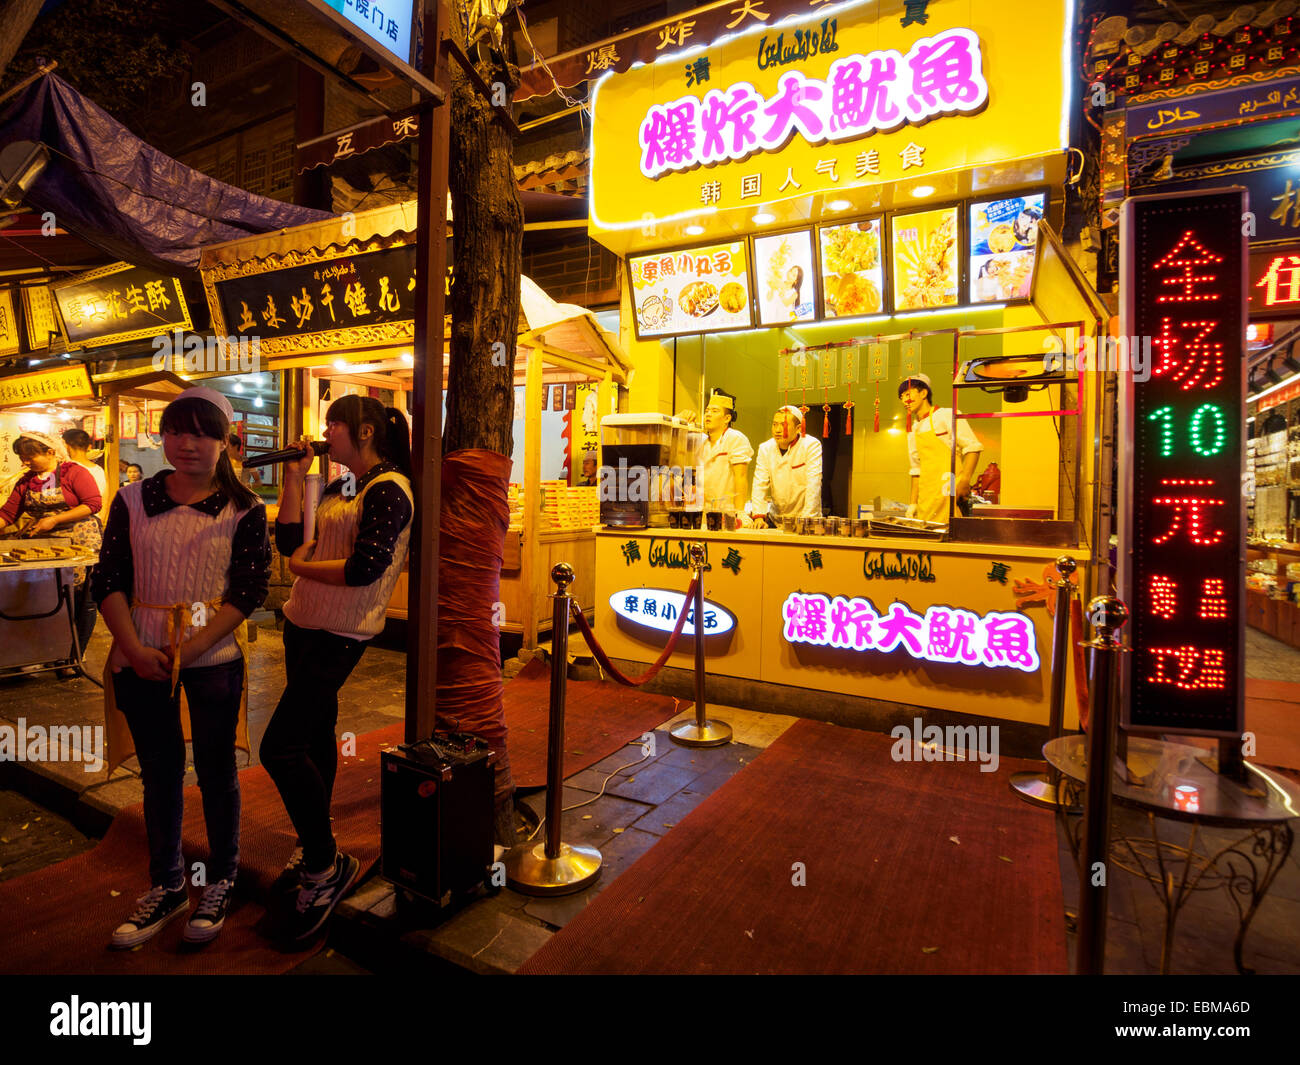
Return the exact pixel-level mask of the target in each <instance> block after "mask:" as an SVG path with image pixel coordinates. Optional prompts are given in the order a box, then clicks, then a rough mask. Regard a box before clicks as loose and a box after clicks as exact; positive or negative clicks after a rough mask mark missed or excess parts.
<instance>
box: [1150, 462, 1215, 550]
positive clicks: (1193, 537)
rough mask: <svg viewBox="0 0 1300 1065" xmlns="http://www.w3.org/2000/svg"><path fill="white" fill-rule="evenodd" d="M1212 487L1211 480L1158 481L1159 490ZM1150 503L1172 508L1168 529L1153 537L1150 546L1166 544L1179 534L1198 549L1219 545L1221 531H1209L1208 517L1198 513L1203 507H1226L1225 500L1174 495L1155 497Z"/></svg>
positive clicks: (1169, 479)
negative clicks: (1183, 533) (1184, 534)
mask: <svg viewBox="0 0 1300 1065" xmlns="http://www.w3.org/2000/svg"><path fill="white" fill-rule="evenodd" d="M1213 484H1214V482H1213V481H1211V480H1197V479H1190V480H1189V479H1184V478H1177V479H1171V478H1163V479H1162V480H1161V481H1160V485H1161V487H1162V488H1193V487H1204V486H1207V485H1213ZM1151 502H1152V503H1153V504H1154V505H1155V506H1158V507H1172V508H1173V515H1172V517H1171V518H1170V524H1169V528H1168V529H1167V530H1166V531H1165V532H1164V534H1163V535H1161V536H1153V537H1152V538H1151V542H1152V543H1153V544H1167V543H1169V541H1170V540H1172V539H1173V538H1174V537H1175V536H1176V535H1178V533H1179V532H1180V531H1183V530H1186V534H1187V539H1188V540H1190V541H1191V542H1192V543H1194V544H1198V545H1200V546H1202V547H1212V546H1213V545H1215V544H1217V543H1221V542H1222V540H1223V530H1222V529H1211V528H1210V527H1209V525H1210V521H1209V515H1208V514H1204V513H1202V510H1203V508H1205V507H1222V506H1224V505H1226V503H1227V501H1226V500H1223V499H1211V498H1209V497H1208V496H1193V495H1178V496H1156V497H1155V498H1153V499H1152V500H1151Z"/></svg>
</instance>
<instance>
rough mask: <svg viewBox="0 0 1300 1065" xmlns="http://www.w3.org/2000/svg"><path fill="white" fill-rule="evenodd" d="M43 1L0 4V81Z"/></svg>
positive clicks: (14, 0)
mask: <svg viewBox="0 0 1300 1065" xmlns="http://www.w3.org/2000/svg"><path fill="white" fill-rule="evenodd" d="M44 2H45V0H8V2H7V3H3V4H0V82H3V81H4V76H5V70H6V69H7V68H8V66H9V64H10V63H11V62H12V61H13V58H14V56H15V55H16V54H17V53H18V49H19V48H20V47H21V46H22V43H23V38H24V37H26V36H27V31H28V30H30V29H31V28H32V23H33V22H35V21H36V16H37V15H39V14H40V13H41V5H42V4H43V3H44Z"/></svg>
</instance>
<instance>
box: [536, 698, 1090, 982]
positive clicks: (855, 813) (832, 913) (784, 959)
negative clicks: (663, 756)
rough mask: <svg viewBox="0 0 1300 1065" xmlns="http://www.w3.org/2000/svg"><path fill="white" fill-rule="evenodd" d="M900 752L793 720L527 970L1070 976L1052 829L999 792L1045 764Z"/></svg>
mask: <svg viewBox="0 0 1300 1065" xmlns="http://www.w3.org/2000/svg"><path fill="white" fill-rule="evenodd" d="M892 742H893V741H891V740H890V738H889V737H887V736H883V735H880V734H876V733H870V732H859V731H857V730H854V729H847V728H837V727H835V726H833V725H826V724H821V723H818V722H813V721H806V720H804V721H799V722H797V723H796V724H795V725H793V726H792V727H791V728H790V729H789V731H787V732H786V733H785V734H784V735H783V736H782V737H781V738H780V739H779V740H777V741H776V742H775V743H774V744H773V745H772V746H771V747H770V748H768V749H767V750H766V751H765V752H764V753H763V754H762V756H761V757H759V758H757V759H756V760H755V761H754V762H753V763H752V764H751V765H749V766H747V767H746V768H745V769H743V770H741V771H740V772H739V773H738V774H736V776H734V777H732V779H731V780H730V781H728V782H727V784H725V785H724V786H723V787H722V788H721V789H719V790H718V791H717V792H715V793H714V794H713V795H712V796H711V797H710V798H709V799H707V800H705V802H704V803H702V804H701V805H700V806H699V807H697V808H696V809H695V810H694V811H693V812H692V813H691V814H690V815H689V816H687V817H686V818H685V819H684V820H683V821H682V822H681V823H680V824H679V825H677V827H676V828H674V829H673V830H672V831H671V832H670V833H669V834H668V835H667V836H666V837H664V839H663V840H661V841H660V842H659V843H658V844H656V845H655V846H654V847H653V848H652V849H651V850H650V851H649V852H647V853H646V854H645V855H644V856H643V857H642V858H641V859H640V860H639V861H637V862H636V864H635V865H633V866H632V867H631V868H630V869H628V870H626V871H625V872H623V873H622V874H621V875H620V876H619V878H618V879H617V880H616V881H614V883H612V884H611V885H610V886H609V887H608V888H606V889H605V891H603V892H602V893H601V894H600V895H598V896H597V897H596V898H595V899H594V900H593V901H592V903H591V905H589V906H588V907H587V908H586V909H585V910H583V911H582V912H581V913H580V914H579V915H578V916H577V917H575V918H574V919H573V920H572V921H570V922H569V924H568V925H566V926H565V928H564V929H563V930H562V931H561V932H559V933H558V934H556V936H555V937H554V938H553V939H551V941H550V942H549V943H548V944H547V945H546V946H545V947H543V948H542V949H541V950H540V951H538V952H537V953H536V954H534V955H533V957H532V958H530V959H529V960H528V962H527V963H526V964H525V965H524V966H523V968H522V969H521V970H520V971H521V972H524V973H536V974H540V973H1064V972H1066V971H1067V961H1066V948H1065V942H1066V939H1065V927H1064V917H1063V902H1062V897H1061V881H1060V872H1059V868H1058V864H1057V839H1056V828H1055V823H1054V821H1053V818H1052V815H1051V814H1049V813H1046V812H1044V811H1040V810H1036V809H1034V808H1032V807H1030V806H1028V805H1027V804H1025V803H1024V802H1022V801H1020V800H1019V799H1017V798H1015V797H1013V795H1012V793H1011V791H1010V789H1009V788H1008V787H1007V777H1008V776H1009V774H1010V773H1012V772H1014V771H1016V770H1018V769H1022V768H1036V767H1037V763H1029V762H1022V761H1019V760H1013V759H1003V760H1002V763H1001V765H1000V766H999V769H998V772H996V773H981V772H979V770H978V767H977V766H976V765H975V764H974V763H959V762H942V763H941V762H919V763H918V762H911V763H908V762H894V761H892V760H891V758H890V748H891V745H892ZM952 837H956V839H957V840H959V841H960V842H954V841H953V839H952ZM795 863H801V864H802V868H803V869H804V870H806V874H805V875H806V886H803V887H799V886H794V883H793V880H794V878H795V875H796V874H795V872H794V869H795Z"/></svg>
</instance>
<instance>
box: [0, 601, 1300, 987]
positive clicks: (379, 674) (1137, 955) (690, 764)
mask: <svg viewBox="0 0 1300 1065" xmlns="http://www.w3.org/2000/svg"><path fill="white" fill-rule="evenodd" d="M1248 632H1249V634H1250V638H1249V641H1248V646H1249V654H1248V673H1249V674H1250V675H1251V676H1256V675H1262V676H1265V677H1269V678H1272V679H1288V680H1296V679H1300V652H1296V651H1295V650H1293V649H1291V648H1288V647H1285V646H1284V645H1282V644H1280V643H1278V641H1275V640H1272V639H1271V638H1269V637H1267V636H1264V635H1263V634H1260V633H1255V632H1254V631H1253V630H1248ZM251 648H252V662H251V666H252V669H251V674H250V676H251V680H250V703H249V711H250V732H251V734H252V739H253V748H254V754H255V753H256V749H257V745H258V743H259V741H260V739H261V734H262V732H263V731H264V730H265V728H266V722H267V721H268V720H269V717H270V714H271V712H272V711H273V710H274V708H275V701H276V700H277V699H278V697H279V694H280V690H281V683H282V678H283V670H282V656H283V649H282V644H281V640H280V635H279V633H278V632H276V631H275V628H274V623H273V621H271V619H270V617H269V615H268V616H266V617H265V618H263V619H262V626H261V627H260V628H259V632H258V639H257V640H256V641H255V642H254V643H253V644H252V645H251ZM107 649H108V647H107V638H106V634H105V631H104V628H103V626H102V623H101V625H100V627H99V628H98V629H97V631H96V635H95V637H94V639H93V640H92V642H91V646H90V648H89V653H88V661H89V664H90V666H91V669H92V671H93V672H96V673H97V672H98V671H99V670H101V669H102V666H103V662H104V658H105V656H106V654H107ZM1261 669H1262V670H1263V672H1262V673H1260V672H1259V670H1261ZM404 686H405V656H404V652H403V651H401V650H394V649H392V648H391V647H388V648H385V647H381V646H372V647H370V648H368V649H367V651H366V653H365V655H364V657H363V658H362V660H361V664H360V665H359V666H358V667H357V669H356V670H355V671H354V673H353V675H352V677H351V678H350V679H349V681H348V684H347V685H346V686H345V687H344V689H343V692H342V694H341V697H340V722H339V729H340V732H344V731H353V732H356V733H358V734H360V733H362V732H365V731H369V730H371V729H374V728H379V727H382V726H384V725H387V724H390V723H391V722H394V721H398V720H401V718H402V716H403V713H404ZM101 700H102V696H101V693H100V691H99V689H98V688H97V687H95V686H94V685H92V684H90V683H89V682H87V681H84V680H80V679H78V680H75V681H60V680H57V679H55V678H54V677H53V676H52V675H49V674H44V675H41V676H40V677H35V678H31V679H26V678H20V679H14V680H7V681H0V724H4V723H8V724H16V723H17V722H18V719H19V718H23V719H25V720H26V723H27V724H28V725H35V724H46V725H48V724H53V723H59V724H89V725H94V724H98V723H100V722H102V709H101V707H102V701H101ZM709 713H710V716H718V717H721V718H722V719H724V720H726V721H728V722H729V723H731V724H732V726H733V728H734V729H735V733H736V742H735V743H733V744H731V745H729V746H727V747H721V748H712V749H704V750H688V749H686V748H679V747H676V746H675V745H674V744H672V742H671V741H670V740H669V739H668V738H667V736H666V733H665V732H664V731H663V729H662V728H661V730H660V731H659V733H658V735H657V743H656V750H655V754H654V757H653V758H650V759H645V760H644V761H642V760H641V759H642V755H641V751H640V748H639V746H638V745H635V744H634V745H630V746H629V747H627V748H626V749H625V750H624V751H623V752H619V753H616V754H614V755H611V756H610V757H608V758H606V759H605V760H604V761H603V762H601V763H599V764H598V765H596V766H593V767H592V768H590V769H587V770H584V771H583V772H582V773H579V774H576V775H574V776H573V777H571V778H570V779H569V780H568V781H566V784H565V805H566V807H568V806H575V805H576V804H577V803H585V804H586V805H583V806H581V807H578V808H576V809H573V810H572V811H570V812H568V813H566V815H565V820H564V828H565V835H564V838H565V839H566V840H569V841H576V842H584V843H589V844H592V845H594V846H596V847H598V848H599V849H600V851H601V853H602V856H603V857H604V867H603V869H602V874H601V877H600V879H599V880H597V881H596V883H595V884H594V885H592V887H590V888H588V889H587V890H586V891H584V892H582V893H580V894H577V895H573V896H568V897H562V898H549V899H540V898H530V897H528V896H525V895H520V894H517V893H515V892H513V891H511V890H509V889H503V890H501V891H499V892H496V893H495V894H490V895H489V894H486V893H485V894H484V895H482V896H481V897H479V898H477V899H475V900H473V901H470V902H469V903H467V904H462V905H459V906H458V907H454V908H449V910H448V911H446V912H430V911H428V910H421V909H419V908H415V907H407V906H402V907H401V908H400V909H399V901H400V900H399V898H398V896H397V894H396V893H395V891H394V890H393V888H392V886H391V885H389V884H388V883H387V882H386V881H384V880H383V879H382V878H381V877H378V876H375V877H372V878H371V879H370V880H369V881H368V882H367V883H366V884H363V885H362V886H361V887H360V888H359V889H358V890H357V891H356V892H355V893H354V894H353V895H352V896H351V898H349V899H348V900H346V901H345V902H344V903H343V905H342V906H341V907H340V911H339V913H340V916H339V919H338V920H336V921H335V922H334V923H333V928H332V932H331V939H330V944H329V945H330V947H332V948H335V949H334V950H332V951H331V950H327V951H326V952H323V953H322V954H321V955H318V956H317V957H316V958H314V959H312V961H311V962H309V963H307V964H306V965H305V966H304V967H302V970H301V971H302V972H304V973H308V972H310V973H330V972H340V973H341V972H357V971H367V970H369V971H376V972H395V971H407V970H409V969H411V968H425V969H428V970H430V971H459V972H465V971H470V972H480V973H486V972H497V973H501V972H513V971H514V970H515V969H516V968H518V966H519V965H520V964H522V962H523V961H524V960H525V959H526V958H527V957H528V956H529V955H531V954H532V953H533V952H534V951H535V950H536V949H538V947H540V946H541V944H542V943H543V942H545V941H546V939H547V938H549V937H550V936H551V935H552V934H554V932H555V931H556V930H557V929H559V928H561V927H563V926H564V924H566V923H567V922H568V920H570V919H571V918H572V917H573V915H574V914H576V913H577V912H579V911H580V910H581V909H582V908H583V907H584V906H586V905H588V904H589V902H590V901H591V899H592V898H594V897H595V896H596V895H598V894H599V893H600V891H602V890H603V889H604V888H605V887H607V886H608V884H609V883H610V882H611V881H612V880H613V879H614V878H615V877H616V876H617V875H618V874H619V872H620V871H621V870H622V869H624V868H626V867H627V866H628V865H630V864H631V863H632V862H633V861H635V860H636V859H637V858H638V857H640V855H641V854H643V853H645V851H646V850H648V849H649V848H650V847H652V846H653V845H654V844H655V842H656V841H657V840H658V839H660V838H661V837H662V836H663V835H664V834H665V833H667V832H668V831H670V830H671V828H672V826H673V825H675V824H676V823H677V822H678V821H680V820H681V818H682V817H684V816H685V815H686V813H687V812H689V810H691V809H693V808H694V806H695V805H697V804H698V803H699V802H701V801H702V800H703V799H704V798H705V797H706V796H707V795H708V794H710V793H711V792H712V791H713V790H714V789H716V788H717V787H719V786H720V785H721V784H722V783H723V782H724V781H725V780H727V779H729V778H730V777H731V776H732V775H734V774H735V773H738V772H743V771H744V767H745V765H747V764H748V763H749V762H750V761H752V760H753V758H754V757H756V756H757V755H758V754H759V753H760V752H761V750H762V748H764V747H766V746H767V745H768V744H770V743H771V742H773V740H775V739H776V737H777V736H779V735H780V734H781V732H783V731H784V729H785V728H787V727H788V726H789V724H790V723H791V721H792V720H793V719H792V718H788V717H784V716H782V715H776V714H763V713H756V712H752V711H749V710H744V709H739V708H735V707H712V706H711V707H710V711H709ZM630 762H636V763H637V764H635V765H632V766H626V763H630ZM133 764H134V763H133V762H129V763H128V768H121V769H119V770H118V771H117V772H115V773H114V775H113V777H112V778H111V779H109V778H108V775H107V774H106V773H104V772H100V773H86V772H84V770H83V768H82V766H81V765H80V764H77V763H69V762H62V763H59V762H52V763H42V764H29V765H23V766H15V765H13V764H5V765H3V766H0V773H3V775H2V776H0V879H5V878H8V877H10V876H17V875H21V874H22V873H24V872H28V871H32V870H34V869H37V868H41V867H43V866H44V865H47V864H50V863H51V862H53V861H57V860H61V859H63V858H66V857H71V856H72V855H74V854H76V853H80V852H81V851H82V850H85V849H87V848H88V847H90V846H93V843H94V840H93V839H92V838H89V837H91V836H97V835H100V834H102V832H103V831H104V830H105V829H106V827H107V824H108V822H109V821H110V820H111V818H112V815H113V814H114V813H115V812H116V811H117V809H119V808H121V807H123V806H127V805H130V804H132V803H135V802H138V801H139V800H140V782H139V778H138V776H137V775H136V774H135V773H134V772H132V771H131V769H130V768H129V767H130V766H133ZM616 771H617V772H616ZM611 774H612V776H611ZM607 777H608V778H609V780H608V783H606V778H607ZM187 782H191V783H192V782H193V777H192V776H190V777H189V779H188V781H187ZM602 785H604V794H603V795H600V797H599V798H597V797H596V796H597V795H598V794H599V793H600V792H601V788H602ZM5 789H10V790H5ZM15 792H21V794H16V793H15ZM28 797H30V798H28ZM593 800H594V801H593ZM524 803H525V805H526V806H528V807H529V808H531V810H532V811H533V816H534V817H536V816H539V815H540V814H541V812H542V811H543V810H544V809H545V793H544V792H537V793H535V794H532V795H530V796H527V797H526V798H525V799H524ZM37 804H39V805H37ZM1043 816H1051V815H1050V814H1048V813H1044V815H1043ZM1119 817H1120V820H1121V824H1123V825H1125V826H1126V827H1125V831H1126V833H1131V834H1133V835H1141V834H1145V832H1146V827H1145V823H1144V822H1143V821H1142V819H1141V818H1140V817H1139V816H1138V815H1135V814H1131V813H1128V812H1124V811H1121V812H1120V814H1119ZM1206 834H1207V835H1209V836H1210V837H1212V838H1220V840H1221V842H1225V843H1226V842H1227V839H1226V836H1225V835H1224V834H1223V833H1221V832H1220V833H1216V832H1213V831H1211V832H1207V833H1206ZM537 839H539V840H540V839H541V835H540V834H539V835H538V836H537ZM1061 877H1062V883H1063V886H1064V892H1065V898H1066V903H1067V907H1071V906H1073V903H1074V900H1075V899H1077V897H1078V884H1077V878H1076V874H1075V871H1074V867H1073V863H1072V860H1071V857H1070V853H1069V848H1068V846H1067V845H1066V843H1065V840H1064V837H1062V840H1061ZM1163 922H1164V910H1163V907H1162V906H1161V904H1160V903H1159V901H1158V899H1157V896H1156V895H1155V893H1154V892H1153V891H1152V889H1151V887H1150V886H1149V885H1147V884H1145V883H1143V882H1141V881H1138V880H1136V879H1134V878H1133V877H1131V876H1129V875H1128V874H1125V873H1120V874H1118V875H1116V876H1115V877H1114V878H1113V880H1112V883H1111V892H1110V922H1109V937H1108V951H1107V962H1108V964H1107V969H1108V971H1109V972H1112V973H1128V974H1152V973H1157V972H1159V967H1160V950H1161V941H1162V935H1163ZM1236 932H1237V919H1236V914H1235V911H1234V910H1233V907H1232V903H1231V901H1230V900H1229V898H1228V896H1227V894H1226V891H1224V890H1222V889H1220V890H1216V891H1213V892H1201V893H1198V894H1197V895H1196V896H1195V897H1194V898H1192V899H1191V900H1190V901H1189V902H1188V904H1187V906H1186V907H1185V909H1184V910H1183V912H1182V914H1181V916H1180V918H1179V920H1178V924H1177V937H1176V940H1175V950H1174V954H1173V962H1172V966H1171V969H1172V971H1173V972H1175V973H1231V972H1233V971H1234V967H1233V963H1232V945H1233V940H1234V938H1235V935H1236ZM1070 939H1071V943H1070V947H1071V952H1073V948H1074V942H1073V940H1074V937H1073V936H1071V937H1070ZM1244 957H1245V962H1246V964H1247V965H1249V966H1252V967H1255V968H1256V969H1258V971H1259V972H1261V973H1300V852H1297V851H1293V852H1292V853H1291V855H1290V856H1289V858H1288V860H1287V862H1286V864H1285V867H1284V868H1283V870H1282V872H1281V873H1280V874H1279V875H1278V877H1277V880H1276V881H1275V882H1274V884H1273V885H1272V888H1271V890H1270V891H1269V894H1268V897H1267V899H1266V900H1265V902H1264V903H1263V905H1262V906H1261V907H1260V910H1259V912H1258V914H1257V915H1256V917H1255V919H1254V922H1253V925H1252V927H1251V931H1250V933H1249V935H1248V936H1247V939H1246V945H1245V951H1244ZM2 968H3V964H2V963H0V969H2Z"/></svg>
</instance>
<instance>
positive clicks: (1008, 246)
mask: <svg viewBox="0 0 1300 1065" xmlns="http://www.w3.org/2000/svg"><path fill="white" fill-rule="evenodd" d="M1045 207H1046V196H1045V195H1044V194H1043V193H1041V192H1040V193H1038V194H1036V195H1033V196H1017V197H1015V198H1014V199H1009V200H993V201H991V202H988V203H973V204H971V205H970V288H971V294H970V298H971V302H972V303H993V302H997V303H1002V302H1005V301H1007V300H1023V299H1028V298H1029V292H1030V288H1031V286H1032V285H1033V281H1034V256H1035V254H1036V249H1037V245H1038V223H1039V222H1040V221H1041V220H1042V217H1043V211H1044V209H1045Z"/></svg>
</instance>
